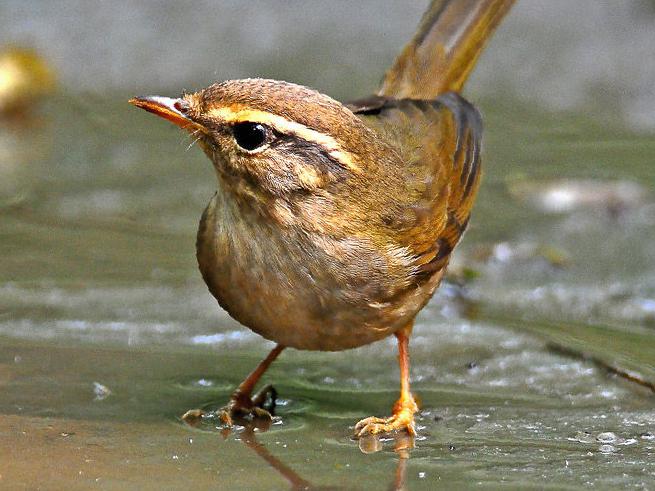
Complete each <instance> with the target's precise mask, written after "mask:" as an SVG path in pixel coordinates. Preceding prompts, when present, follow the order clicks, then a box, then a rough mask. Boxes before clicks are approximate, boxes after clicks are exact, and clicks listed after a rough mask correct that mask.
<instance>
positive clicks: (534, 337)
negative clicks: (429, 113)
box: [0, 93, 655, 489]
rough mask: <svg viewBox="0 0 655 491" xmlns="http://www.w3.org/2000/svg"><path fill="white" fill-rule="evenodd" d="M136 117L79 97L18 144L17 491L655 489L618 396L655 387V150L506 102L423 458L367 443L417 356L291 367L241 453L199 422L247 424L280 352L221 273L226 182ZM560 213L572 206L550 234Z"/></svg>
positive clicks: (12, 344) (429, 381)
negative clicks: (212, 217) (215, 213)
mask: <svg viewBox="0 0 655 491" xmlns="http://www.w3.org/2000/svg"><path fill="white" fill-rule="evenodd" d="M125 99H126V98H125V97H123V96H120V95H116V94H111V93H110V94H107V95H106V97H98V96H90V95H85V96H81V95H79V94H77V95H72V94H68V95H66V94H61V95H60V96H58V97H57V98H55V99H53V100H51V101H50V102H49V103H48V104H46V105H45V106H44V107H43V110H42V112H41V113H40V114H37V119H36V120H35V121H33V122H31V123H30V124H28V125H23V126H21V127H18V126H15V125H4V124H3V126H1V127H0V237H1V238H0V257H2V261H0V335H1V336H2V337H1V338H0V394H1V397H0V427H1V428H2V429H0V446H2V448H5V449H12V450H11V451H12V452H14V453H13V454H12V458H11V459H10V463H9V464H7V466H6V467H3V469H2V472H1V476H0V484H2V485H4V484H7V485H8V486H13V485H16V486H23V487H27V488H36V487H38V486H42V485H43V483H44V480H47V486H50V487H52V488H55V489H62V488H66V489H77V488H80V489H86V488H88V487H92V486H96V485H104V486H106V487H108V488H110V489H125V488H139V489H159V488H160V487H161V483H162V482H166V483H167V485H168V487H169V488H170V489H187V488H188V485H189V480H190V476H192V479H193V482H194V485H196V487H198V488H209V487H212V486H214V487H219V488H221V487H223V488H229V487H230V486H232V487H234V486H233V484H234V483H238V485H239V487H241V488H243V489H271V488H272V489H279V488H285V487H287V486H291V487H292V488H293V487H296V488H303V487H307V486H316V487H321V486H332V487H333V488H337V489H342V488H343V489H380V488H381V487H382V488H384V487H385V486H387V485H390V486H392V489H402V487H403V486H406V487H407V488H408V489H434V487H435V486H437V485H443V486H448V485H451V486H464V485H471V484H472V483H480V484H481V485H489V486H497V485H498V484H500V483H503V484H509V485H511V486H516V487H523V486H526V485H533V486H534V485H535V483H543V480H544V478H547V479H548V482H549V483H552V484H553V486H570V487H580V486H583V485H590V486H591V485H597V486H602V487H610V486H634V487H645V486H647V485H648V483H650V482H652V480H653V477H654V476H655V464H654V462H655V459H654V457H655V443H654V442H655V437H653V434H655V424H654V423H653V422H654V421H655V411H654V410H653V394H652V393H651V391H649V390H647V388H644V387H640V386H639V385H637V384H634V383H631V382H630V381H629V380H627V379H626V377H617V376H616V375H617V373H624V374H628V375H630V374H636V375H638V377H640V378H641V379H642V380H644V381H646V382H650V383H652V381H653V380H655V342H654V341H655V331H654V330H653V328H654V326H655V240H654V239H655V237H654V236H653V232H654V230H655V227H654V225H655V213H654V211H655V204H654V202H653V199H654V197H653V196H652V194H651V193H650V192H649V190H650V189H652V188H653V185H654V184H655V171H654V170H653V169H654V168H653V166H652V161H653V158H654V157H655V144H654V143H653V139H652V137H651V136H648V135H639V134H634V133H632V132H629V131H624V130H622V129H620V128H618V127H612V124H614V123H612V122H608V123H607V124H605V125H603V126H599V125H598V124H596V123H594V122H593V120H591V119H589V118H588V117H586V116H583V115H580V114H569V115H553V114H549V113H544V112H541V111H539V110H538V109H536V108H534V107H527V106H522V105H520V104H519V103H517V102H516V101H514V100H512V99H503V100H498V99H494V100H486V101H485V100H483V101H482V109H483V111H484V113H485V117H486V123H487V127H488V132H487V160H486V165H487V170H486V176H485V181H484V186H483V190H482V194H481V197H480V201H479V203H478V206H477V207H476V210H475V213H474V216H473V221H472V225H471V229H470V232H469V233H468V235H467V237H466V240H465V241H464V244H463V248H462V249H461V250H460V251H458V256H457V258H456V260H455V262H454V264H453V268H452V274H451V277H450V279H449V282H448V283H447V284H445V285H444V286H443V287H442V288H441V289H440V292H439V293H438V295H437V296H436V297H435V298H434V300H433V301H432V302H431V303H430V304H429V306H428V307H427V308H426V309H425V311H424V312H422V313H421V315H420V317H419V319H418V322H417V325H416V327H415V331H414V337H413V338H412V348H411V349H412V359H413V369H412V370H413V371H412V377H413V388H414V390H415V391H416V393H417V395H418V396H419V397H420V399H421V413H420V414H419V416H418V420H417V424H418V433H419V438H417V440H416V441H415V442H407V441H406V440H403V439H402V438H399V439H391V440H390V441H385V440H378V439H373V440H363V441H360V443H359V444H358V443H356V442H354V441H353V440H351V439H350V432H351V428H349V425H352V424H353V423H354V422H355V421H357V420H358V419H360V418H361V417H363V416H366V415H369V414H373V413H375V412H376V411H379V410H380V409H381V408H386V407H389V406H390V405H391V404H392V403H393V401H394V400H395V398H396V396H397V393H396V384H397V373H396V370H397V368H396V366H397V365H396V361H395V351H394V348H393V342H392V341H391V340H387V341H383V342H380V343H377V344H375V345H373V346H368V347H365V348H362V349H359V350H354V351H350V352H344V353H306V352H297V351H292V350H289V352H288V353H287V352H285V353H284V355H283V356H282V357H281V359H280V360H279V362H276V365H274V367H273V368H272V370H271V373H270V374H267V378H266V382H274V383H275V386H276V388H277V389H278V392H279V394H280V397H281V399H280V400H279V405H278V409H279V411H278V416H279V419H276V420H275V421H274V424H273V425H272V426H271V427H270V428H269V429H268V431H261V430H262V429H255V428H251V429H248V428H245V429H241V430H239V431H236V432H233V433H230V434H228V435H226V436H225V437H224V436H223V435H222V433H221V431H220V430H221V429H220V428H217V426H218V425H213V424H211V422H207V424H203V425H202V426H201V427H200V428H195V429H194V428H189V427H188V426H186V425H184V424H182V422H181V421H180V420H179V416H180V415H181V414H183V413H184V412H185V411H186V410H187V409H189V408H191V407H209V408H215V407H218V406H220V405H222V404H224V403H225V402H226V400H227V398H228V397H229V394H230V391H231V390H232V388H233V387H234V386H235V385H236V384H237V383H238V382H239V381H240V380H241V379H242V378H243V376H244V375H245V374H246V373H248V371H249V370H250V369H251V368H252V366H253V365H254V364H255V363H256V362H257V361H258V360H259V359H260V358H261V356H262V353H264V352H265V351H267V350H268V349H269V344H268V343H267V342H265V341H263V340H261V339H260V338H258V337H257V336H255V335H253V334H252V333H251V332H250V331H248V330H246V329H244V328H242V327H240V326H239V325H238V324H237V323H235V322H234V321H232V320H231V319H230V318H229V317H228V316H227V314H225V313H224V312H223V311H221V310H219V309H218V307H217V305H216V304H215V302H214V301H213V299H212V298H211V296H210V295H209V293H208V292H207V291H206V288H205V286H204V284H203V283H202V280H201V278H200V275H199V273H198V272H197V268H196V264H195V258H194V252H193V251H194V242H195V236H194V235H195V227H196V224H197V221H198V218H199V215H200V213H201V211H202V209H203V208H204V206H205V204H206V202H207V200H208V199H209V197H210V196H211V195H212V193H213V190H214V184H213V179H214V177H213V174H212V171H211V169H210V168H209V165H208V162H206V159H205V158H204V156H202V155H201V153H200V152H199V151H198V149H197V148H191V149H189V150H187V151H185V148H186V147H187V145H188V142H187V141H186V140H185V139H183V138H182V137H180V135H179V133H178V132H177V131H176V130H175V128H169V127H167V126H165V125H160V124H154V123H151V122H150V120H149V119H148V118H146V117H145V116H143V115H141V114H139V113H138V112H137V111H134V110H132V108H130V107H129V106H128V105H127V103H126V102H125ZM617 183H622V184H621V185H620V186H619V187H617ZM626 183H627V184H626ZM519 184H520V185H519ZM517 185H518V187H517ZM626 186H627V187H626ZM626 189H627V190H628V192H627V194H626V191H625V190H626ZM553 195H554V196H555V197H556V198H557V199H559V200H560V201H559V202H557V203H560V204H561V199H562V197H564V198H566V199H565V204H566V206H565V207H560V209H558V213H553V214H547V213H543V206H541V205H540V203H542V201H539V199H541V198H543V199H546V198H548V196H550V198H548V199H552V196H553ZM626 196H627V197H626ZM544 197H546V198H544ZM617 197H618V198H620V199H618V198H617ZM572 198H575V199H572ZM633 198H634V199H633ZM617 199H618V201H620V203H621V204H620V206H617V204H616V203H617ZM530 204H536V205H537V206H530ZM553 347H556V348H557V349H556V350H553V349H552V348H553ZM627 378H628V379H629V378H630V377H627ZM358 445H360V446H358ZM412 446H413V447H414V448H411V449H410V447H412ZM37 452H38V455H41V456H43V458H39V459H36V460H35V459H28V458H25V456H26V455H34V454H36V453H37ZM3 465H4V464H3ZM98 483H99V484H98ZM0 487H2V486H0Z"/></svg>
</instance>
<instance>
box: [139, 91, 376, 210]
mask: <svg viewBox="0 0 655 491" xmlns="http://www.w3.org/2000/svg"><path fill="white" fill-rule="evenodd" d="M130 102H131V103H132V104H134V105H136V106H138V107H141V108H143V109H145V110H146V111H149V112H152V113H154V114H157V115H158V116H161V117H163V118H165V119H168V120H169V121H172V122H173V123H175V124H176V125H178V126H180V127H182V128H184V129H186V130H188V131H189V132H191V134H192V135H193V136H194V137H197V138H198V141H199V142H200V144H201V146H202V148H203V149H204V151H205V153H206V154H207V156H208V157H209V158H210V159H211V160H212V162H213V164H214V166H215V168H216V170H217V173H218V175H219V178H221V179H223V180H224V181H225V182H226V183H227V184H228V186H233V187H235V188H238V189H240V190H242V191H244V192H245V193H247V194H253V193H254V194H256V195H263V196H270V197H273V198H291V197H292V196H293V195H296V194H297V193H304V194H307V193H312V192H319V190H321V189H326V188H328V187H329V186H331V185H332V184H335V183H339V182H344V181H347V180H351V179H357V176H358V175H360V174H361V173H362V171H363V169H364V167H366V165H367V162H369V161H370V160H371V158H370V155H369V153H370V152H371V151H374V149H373V148H371V142H372V141H374V140H375V137H374V135H373V131H372V130H371V129H369V128H368V127H367V126H365V125H364V124H363V123H362V122H361V120H360V119H359V118H358V117H357V116H355V115H354V114H353V113H352V112H351V111H350V110H348V109H347V108H346V107H345V106H343V105H342V104H341V103H339V102H337V101H335V100H334V99H332V98H330V97H328V96H326V95H323V94H321V93H319V92H317V91H314V90H311V89H308V88H306V87H303V86H300V85H295V84H291V83H287V82H280V81H275V80H264V79H245V80H230V81H227V82H222V83H217V84H214V85H211V86H209V87H207V88H206V89H203V90H201V91H199V92H196V93H193V94H185V95H183V96H182V97H180V98H178V99H174V98H168V97H158V96H150V97H136V98H134V99H132V100H131V101H130Z"/></svg>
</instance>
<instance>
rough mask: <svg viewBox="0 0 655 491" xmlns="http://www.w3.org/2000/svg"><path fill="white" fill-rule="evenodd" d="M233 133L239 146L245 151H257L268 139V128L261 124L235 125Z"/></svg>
mask: <svg viewBox="0 0 655 491" xmlns="http://www.w3.org/2000/svg"><path fill="white" fill-rule="evenodd" d="M232 133H233V134H234V139H235V140H236V142H237V145H239V146H240V147H241V148H243V149H245V150H257V149H258V148H259V147H261V146H262V145H264V143H266V140H267V138H268V128H266V126H264V125H263V124H259V123H238V124H235V125H234V126H233V127H232Z"/></svg>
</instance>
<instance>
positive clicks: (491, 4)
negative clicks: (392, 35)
mask: <svg viewBox="0 0 655 491" xmlns="http://www.w3.org/2000/svg"><path fill="white" fill-rule="evenodd" d="M514 2H515V0H433V1H432V4H431V5H430V8H429V9H428V11H427V12H426V13H425V15H424V16H423V19H422V20H421V24H420V25H419V28H418V31H417V33H416V35H415V36H414V38H413V39H412V40H411V41H410V42H409V44H407V46H405V48H404V49H403V51H402V52H401V53H400V55H399V56H398V57H397V58H396V60H395V62H394V64H393V65H392V66H391V68H390V69H389V70H388V71H387V73H386V75H385V77H384V80H383V82H382V86H381V87H380V90H379V91H378V95H382V96H389V97H394V98H411V99H434V98H435V97H437V96H438V95H439V94H442V93H445V92H448V91H454V92H460V91H461V89H462V87H463V86H464V83H465V82H466V80H467V78H468V76H469V74H470V73H471V70H472V69H473V67H474V66H475V63H476V61H477V59H478V57H479V56H480V53H481V52H482V49H483V48H484V46H485V44H486V42H487V40H488V39H489V38H490V37H491V35H492V34H493V32H494V30H495V29H496V27H497V26H498V24H500V22H501V20H502V19H503V18H504V17H505V15H506V14H507V13H508V11H509V9H510V8H511V7H512V5H513V4H514Z"/></svg>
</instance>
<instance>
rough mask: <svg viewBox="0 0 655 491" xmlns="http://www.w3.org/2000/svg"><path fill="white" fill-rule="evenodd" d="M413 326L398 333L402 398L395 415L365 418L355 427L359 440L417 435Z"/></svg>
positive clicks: (399, 400)
mask: <svg viewBox="0 0 655 491" xmlns="http://www.w3.org/2000/svg"><path fill="white" fill-rule="evenodd" d="M411 332H412V324H410V325H409V326H407V327H405V328H403V329H401V330H399V331H398V332H396V338H397V339H398V363H399V364H400V398H399V399H398V400H397V401H396V403H395V404H394V406H393V415H392V416H391V417H389V418H376V417H375V416H371V417H370V418H365V419H363V420H361V421H360V422H359V423H357V424H356V425H355V435H356V436H357V438H360V437H363V436H365V435H376V434H378V433H389V432H391V431H397V430H406V431H407V432H408V433H409V434H410V435H411V436H414V435H416V429H415V428H414V413H416V412H417V411H418V406H417V405H416V401H415V400H414V396H412V393H411V392H410V390H409V335H410V334H411Z"/></svg>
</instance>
